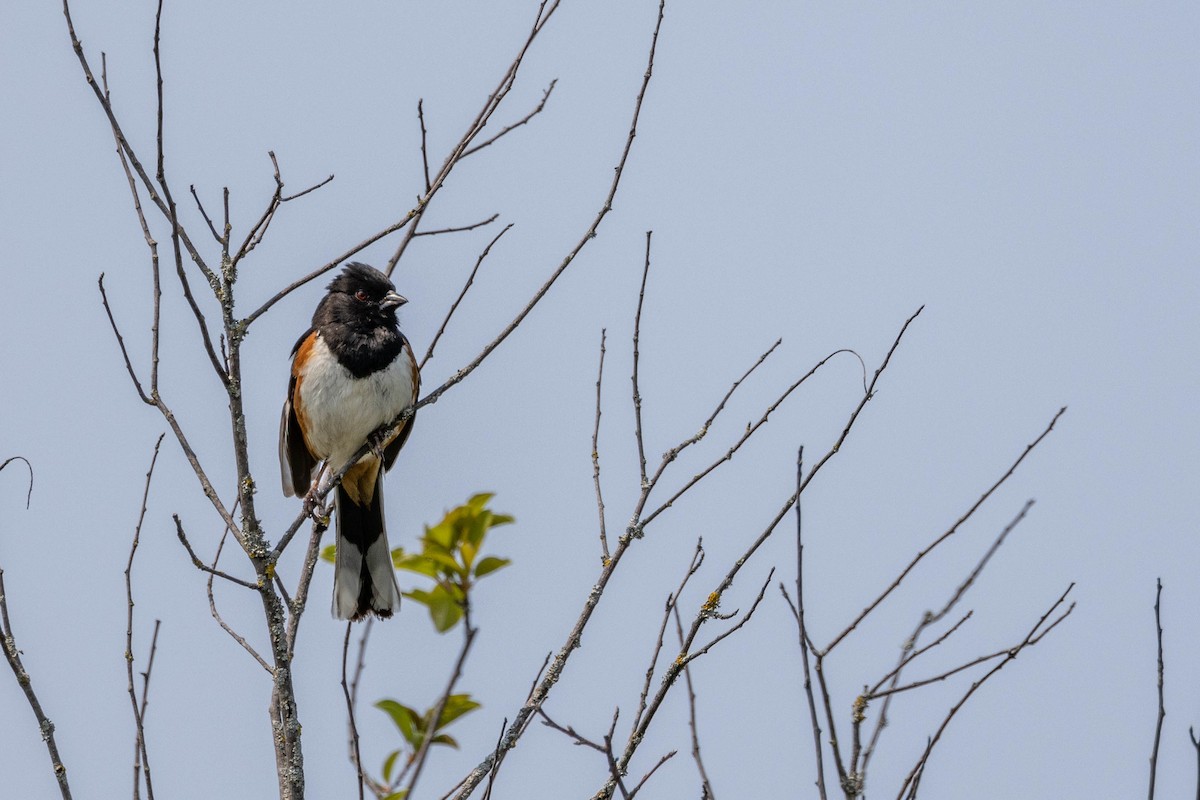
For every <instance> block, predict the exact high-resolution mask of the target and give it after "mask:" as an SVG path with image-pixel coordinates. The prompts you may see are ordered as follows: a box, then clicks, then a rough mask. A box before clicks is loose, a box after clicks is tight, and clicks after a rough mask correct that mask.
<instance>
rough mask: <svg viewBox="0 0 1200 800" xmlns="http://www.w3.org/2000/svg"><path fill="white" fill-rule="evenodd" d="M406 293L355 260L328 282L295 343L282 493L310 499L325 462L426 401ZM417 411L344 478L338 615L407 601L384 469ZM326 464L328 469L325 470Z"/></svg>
mask: <svg viewBox="0 0 1200 800" xmlns="http://www.w3.org/2000/svg"><path fill="white" fill-rule="evenodd" d="M406 302H408V301H407V300H405V299H404V298H403V297H401V296H400V295H399V294H397V293H396V287H395V286H393V285H392V282H391V281H390V280H388V279H387V276H385V275H384V274H383V273H382V272H379V271H378V270H376V269H374V268H372V267H368V266H367V265H366V264H358V263H351V264H347V265H346V267H345V269H344V270H343V271H342V273H341V274H340V275H338V276H337V278H335V279H334V280H333V282H332V283H330V284H329V293H328V294H326V295H325V297H324V299H322V300H321V302H320V304H319V305H318V306H317V310H316V311H315V312H314V313H313V318H312V327H311V328H309V329H308V330H307V331H305V333H304V335H303V336H301V337H300V340H299V341H298V342H296V346H295V347H294V348H292V378H291V382H290V383H289V385H288V394H287V401H286V402H285V403H284V404H283V420H282V422H281V423H280V429H279V461H280V464H281V466H282V467H283V492H284V494H286V495H288V496H289V497H291V496H294V495H304V496H305V497H306V498H311V497H312V494H313V493H314V492H315V490H316V488H317V484H315V483H314V474H315V473H316V470H317V466H318V464H320V463H321V462H325V464H326V467H324V469H328V470H329V471H330V472H333V471H334V470H337V469H340V468H341V467H342V466H343V465H344V464H345V463H346V462H347V461H349V460H350V458H351V457H352V456H353V455H354V454H355V453H356V452H358V450H359V448H360V447H362V446H363V444H364V443H365V442H366V441H367V438H368V437H369V436H370V435H371V433H372V432H373V431H375V430H376V429H378V428H379V427H380V426H382V425H384V424H385V423H388V422H391V421H392V420H393V419H395V418H396V417H397V416H399V414H400V412H401V411H403V410H404V409H405V408H407V407H408V406H410V405H412V404H413V403H415V402H416V401H417V394H418V390H419V388H420V383H421V376H420V373H419V372H418V370H417V362H416V360H415V359H414V358H413V351H412V347H411V346H410V345H409V343H408V340H407V339H406V338H404V334H402V333H401V332H400V327H399V325H398V323H397V322H396V309H397V308H399V307H400V306H402V305H404V304H405V303H406ZM412 423H413V420H412V418H411V417H410V418H409V419H408V421H407V422H406V423H405V424H404V425H402V426H401V428H400V430H399V431H398V432H397V433H396V434H394V435H393V436H392V437H391V438H390V439H388V440H386V441H380V442H372V443H371V444H372V448H371V451H370V452H369V453H368V454H367V455H365V456H363V458H362V459H361V460H360V461H359V462H358V463H357V464H355V465H354V466H353V467H351V468H350V470H349V471H347V472H346V474H345V475H344V476H343V477H342V480H341V483H340V485H339V486H338V487H337V497H336V500H335V507H336V516H337V558H336V567H335V570H334V576H333V615H334V616H335V617H337V618H338V619H350V620H356V619H362V618H363V617H365V616H366V615H367V614H369V613H374V614H376V615H377V616H380V617H390V616H391V615H392V613H393V612H394V611H395V610H396V608H397V607H398V606H399V605H400V590H399V588H398V587H397V585H396V578H395V573H394V572H393V570H392V556H391V551H390V550H389V549H388V541H387V532H386V531H385V530H384V522H383V472H384V470H386V469H390V468H391V466H392V463H393V462H394V461H395V460H396V454H397V453H399V452H400V448H401V447H403V446H404V442H405V441H406V440H407V439H408V435H409V433H410V432H412ZM324 469H323V470H322V471H324Z"/></svg>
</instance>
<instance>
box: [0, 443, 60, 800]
mask: <svg viewBox="0 0 1200 800" xmlns="http://www.w3.org/2000/svg"><path fill="white" fill-rule="evenodd" d="M5 463H7V462H5ZM0 646H2V648H3V650H4V658H5V660H6V661H8V666H9V667H10V668H11V669H12V671H13V676H14V677H15V678H16V679H17V685H18V686H20V687H21V691H22V692H24V693H25V700H26V701H27V702H28V703H29V707H30V708H31V709H32V710H33V716H34V717H35V718H36V719H37V723H38V730H39V731H41V734H42V741H44V742H45V743H46V750H47V752H48V753H49V754H50V766H51V767H52V769H53V770H54V778H55V780H57V781H58V790H59V792H61V793H62V796H63V800H71V786H70V784H69V783H68V782H67V768H66V767H65V766H64V765H63V762H62V758H61V757H59V755H58V744H57V743H56V742H55V741H54V723H53V722H51V721H50V720H49V719H48V718H47V717H46V714H45V712H43V711H42V704H41V702H40V701H39V700H38V697H37V694H36V693H35V692H34V691H33V681H32V680H30V677H29V673H28V672H26V671H25V665H24V664H22V663H21V651H20V650H19V649H17V642H16V638H15V637H14V635H13V628H12V621H11V620H10V619H9V618H8V593H7V592H6V591H5V589H4V569H3V568H0Z"/></svg>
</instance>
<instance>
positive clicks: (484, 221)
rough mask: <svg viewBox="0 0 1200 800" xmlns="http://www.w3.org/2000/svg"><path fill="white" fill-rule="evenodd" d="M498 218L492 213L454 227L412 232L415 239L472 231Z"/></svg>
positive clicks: (497, 215)
mask: <svg viewBox="0 0 1200 800" xmlns="http://www.w3.org/2000/svg"><path fill="white" fill-rule="evenodd" d="M499 218H500V215H499V214H492V215H491V216H490V217H488V218H487V219H482V220H480V221H479V222H473V223H471V224H470V225H459V226H458V227H454V228H436V229H434V230H431V231H417V232H416V233H414V234H413V238H414V239H415V238H417V237H418V236H441V235H442V234H443V233H464V232H466V231H473V230H475V229H476V228H482V227H483V226H485V225H491V224H492V223H493V222H495V221H496V220H497V219H499Z"/></svg>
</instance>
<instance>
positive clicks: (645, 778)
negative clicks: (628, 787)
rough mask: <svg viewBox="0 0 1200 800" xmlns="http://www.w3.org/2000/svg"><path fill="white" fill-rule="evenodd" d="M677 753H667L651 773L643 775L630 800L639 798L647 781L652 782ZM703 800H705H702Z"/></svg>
mask: <svg viewBox="0 0 1200 800" xmlns="http://www.w3.org/2000/svg"><path fill="white" fill-rule="evenodd" d="M677 752H678V751H677V750H672V751H671V752H669V753H667V754H666V755H664V756H663V757H662V758H660V759H659V760H658V763H657V764H655V765H654V766H653V767H651V768H650V771H649V772H647V773H646V774H645V775H643V776H642V779H641V780H640V781H638V782H637V786H634V787H633V789H632V791H630V792H629V800H633V798H635V797H637V793H638V792H640V791H641V790H642V787H643V786H645V785H646V781H648V780H650V778H651V777H653V775H654V773H656V772H658V768H659V767H661V766H662V765H663V764H665V763H667V762H668V761H670V760H671V759H672V758H674V757H675V754H676V753H677ZM711 796H712V795H709V797H711ZM701 800H705V798H702V799H701Z"/></svg>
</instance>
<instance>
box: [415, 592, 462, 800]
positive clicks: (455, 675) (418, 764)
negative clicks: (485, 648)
mask: <svg viewBox="0 0 1200 800" xmlns="http://www.w3.org/2000/svg"><path fill="white" fill-rule="evenodd" d="M476 630H477V629H476V628H473V627H471V617H470V614H469V613H468V614H466V615H465V616H464V617H463V643H462V649H460V650H459V651H458V659H457V660H456V661H455V662H454V668H453V669H452V670H451V672H450V678H449V680H447V681H446V688H445V690H444V691H443V692H442V696H441V697H439V698H438V701H437V704H436V705H434V707H433V713H432V714H430V715H429V730H427V731H425V736H424V737H423V738H422V739H421V747H420V748H419V749H418V750H417V752H416V753H415V754H414V755H413V759H412V762H411V763H412V764H413V771H412V777H411V778H409V779H408V787H407V788H408V792H407V794H406V795H405V796H406V797H413V796H414V793H415V791H416V786H417V779H418V778H420V777H421V769H422V768H423V767H424V766H425V759H426V758H427V757H428V755H429V748H430V747H431V746H432V744H433V738H434V735H435V733H436V732H437V728H438V725H439V724H440V723H441V721H442V712H443V711H445V709H446V703H447V702H449V700H450V695H451V694H453V693H454V687H455V686H456V685H457V684H458V679H459V678H461V677H462V671H463V666H464V665H465V664H466V663H467V654H468V653H470V652H471V643H472V642H474V641H475V633H476Z"/></svg>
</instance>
